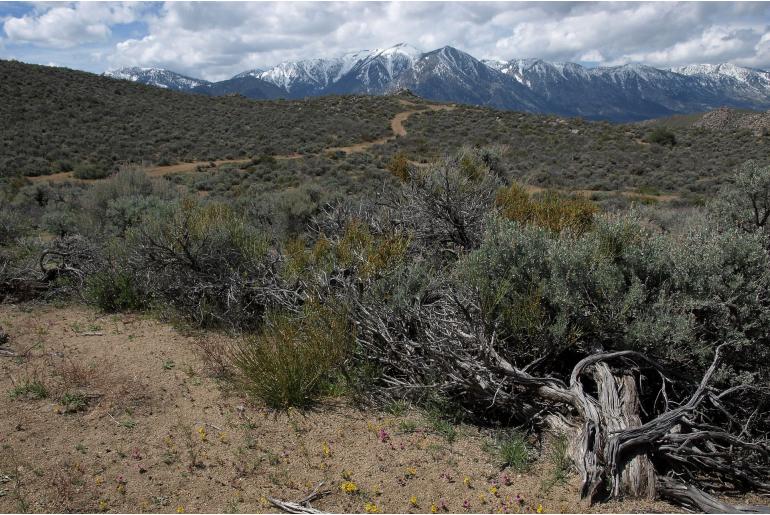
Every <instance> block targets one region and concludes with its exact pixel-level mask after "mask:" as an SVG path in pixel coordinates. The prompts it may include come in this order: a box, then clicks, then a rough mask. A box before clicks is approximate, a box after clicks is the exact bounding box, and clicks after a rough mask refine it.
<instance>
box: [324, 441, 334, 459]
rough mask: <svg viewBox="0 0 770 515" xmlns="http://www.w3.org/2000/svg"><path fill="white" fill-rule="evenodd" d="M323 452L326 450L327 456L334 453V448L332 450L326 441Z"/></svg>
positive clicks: (325, 454)
mask: <svg viewBox="0 0 770 515" xmlns="http://www.w3.org/2000/svg"><path fill="white" fill-rule="evenodd" d="M323 452H324V456H326V457H327V458H328V457H329V455H330V454H331V453H332V450H331V448H329V444H328V443H327V442H324V445H323Z"/></svg>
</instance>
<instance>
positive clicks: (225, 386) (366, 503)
mask: <svg viewBox="0 0 770 515" xmlns="http://www.w3.org/2000/svg"><path fill="white" fill-rule="evenodd" d="M0 327H2V328H3V329H4V330H5V331H6V332H7V333H8V334H9V335H10V343H9V344H8V345H9V347H5V348H6V349H8V348H10V349H11V350H13V351H15V352H16V353H17V354H18V355H19V356H17V357H2V356H0V395H1V396H2V401H0V511H2V512H15V511H31V512H74V511H78V512H80V511H85V512H97V511H104V512H170V513H174V512H178V513H181V512H188V513H189V512H276V511H278V510H276V508H274V507H272V506H271V505H270V504H269V502H268V500H267V498H268V497H270V496H272V497H277V498H280V499H284V500H298V499H301V498H303V497H304V496H305V495H307V494H308V493H309V492H310V491H312V490H313V488H314V486H315V485H317V484H318V483H319V482H321V481H323V482H324V486H323V487H322V489H327V488H328V489H329V490H330V493H329V494H328V495H325V496H324V497H322V498H320V499H319V500H317V501H315V502H314V503H313V506H314V507H316V508H318V509H321V510H326V511H333V512H363V511H365V510H366V509H367V508H368V509H369V510H378V511H382V512H430V511H432V510H436V511H438V512H442V511H447V512H456V513H457V512H459V513H464V512H513V513H517V512H532V511H536V510H537V509H538V505H541V506H542V510H543V511H545V512H573V511H586V510H587V509H588V510H591V511H602V512H640V511H643V512H668V511H672V510H673V508H672V506H670V505H668V504H666V503H663V502H657V501H626V502H623V503H618V502H613V503H607V504H600V505H596V506H594V507H592V508H587V507H586V506H583V505H580V504H578V502H577V498H576V493H575V492H576V491H577V479H576V478H575V477H574V476H573V477H571V478H570V479H569V481H568V482H567V483H566V484H555V485H552V486H549V484H550V483H551V482H552V481H550V479H551V478H552V469H551V466H550V461H549V460H548V458H547V457H545V455H547V453H544V457H543V458H540V459H539V460H538V461H536V462H535V463H534V464H533V465H532V467H531V469H530V471H529V472H527V473H524V474H520V473H516V472H515V471H512V470H510V469H507V468H506V469H501V467H500V466H499V464H498V463H497V462H496V458H495V457H494V455H493V454H491V453H490V452H489V450H488V444H487V442H488V441H489V435H490V433H489V430H484V429H480V428H477V427H472V426H460V427H457V428H456V429H457V438H456V439H455V440H454V441H451V442H450V441H449V440H448V439H447V438H446V437H445V436H443V435H442V434H439V433H437V432H436V431H435V430H434V429H432V428H433V426H432V425H431V424H430V423H429V422H428V420H427V419H426V417H425V416H424V415H423V414H421V413H420V412H417V411H414V410H412V411H407V412H405V413H402V414H399V415H398V416H396V415H392V414H388V413H385V412H380V411H375V410H370V409H363V408H358V407H356V406H355V405H353V404H352V403H351V402H350V401H346V400H344V399H327V400H325V401H323V402H322V403H321V404H320V405H319V406H318V407H317V408H316V409H314V410H312V411H307V412H299V411H289V412H288V413H286V412H281V413H279V412H274V411H271V410H269V409H267V408H266V407H264V406H262V405H261V404H260V403H259V402H257V401H254V400H252V399H249V398H248V397H246V396H245V395H244V394H242V393H241V392H240V391H239V390H238V389H236V388H234V387H233V386H232V382H230V381H226V380H223V379H218V378H217V377H218V375H217V372H218V371H217V367H215V366H213V365H212V363H214V362H212V360H211V358H210V357H207V356H211V355H212V353H211V352H205V351H204V350H202V349H212V348H214V349H217V348H221V347H222V346H226V345H228V344H229V343H231V342H232V340H229V339H228V338H227V337H225V336H222V335H218V334H213V333H189V332H182V331H181V330H177V329H175V327H174V326H172V325H171V324H168V323H162V322H159V321H157V320H155V319H152V318H150V317H147V316H144V315H135V314H120V315H104V314H101V313H99V312H96V311H94V310H92V309H90V308H85V307H79V306H59V307H54V306H51V305H37V304H34V305H33V304H27V305H2V306H0ZM34 382H38V383H40V384H42V385H43V386H44V387H45V390H46V392H47V396H46V397H45V398H40V399H37V398H34V394H32V393H30V394H20V393H19V392H21V391H23V388H22V387H23V386H24V385H25V384H31V383H34ZM14 393H15V394H17V395H15V396H14V395H13V394H14ZM73 394H78V395H80V398H81V399H86V401H87V403H86V405H85V406H82V407H81V408H82V409H80V410H77V411H74V409H75V408H73V406H72V403H71V402H70V404H67V396H68V395H69V396H70V398H72V396H73ZM466 478H467V480H466ZM346 481H350V482H351V483H354V484H355V488H356V491H355V492H350V493H347V492H345V491H343V489H342V485H343V484H344V483H345V482H346ZM517 494H518V495H519V496H521V497H522V498H523V501H522V502H517V501H516V496H517Z"/></svg>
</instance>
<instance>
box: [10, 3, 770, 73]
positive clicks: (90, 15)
mask: <svg viewBox="0 0 770 515" xmlns="http://www.w3.org/2000/svg"><path fill="white" fill-rule="evenodd" d="M0 27H2V30H1V31H0V58H3V59H18V60H20V61H25V62H31V63H39V64H52V65H57V66H67V67H70V68H77V69H82V70H88V71H92V72H102V71H104V70H105V69H108V68H113V67H119V66H127V65H132V66H133V65H136V66H160V67H165V68H169V69H172V70H175V71H178V72H181V73H185V74H187V75H191V76H194V77H202V78H205V79H209V80H221V79H224V78H229V77H231V76H232V75H234V74H235V73H238V72H240V71H243V70H246V69H250V68H266V67H269V66H270V65H273V64H277V63H278V62H280V61H283V60H289V59H297V58H305V57H327V56H335V55H341V54H343V53H346V52H350V51H355V50H361V49H372V48H382V47H388V46H392V45H393V44H395V43H399V42H406V43H409V44H411V45H413V46H416V47H417V48H419V49H421V50H433V49H435V48H439V47H442V46H444V45H451V46H454V47H457V48H459V49H460V50H464V51H466V52H468V53H470V54H472V55H474V56H475V57H478V58H498V59H506V60H507V59H511V58H514V57H541V58H544V59H548V60H558V61H574V62H580V63H583V64H587V65H590V66H595V65H616V64H625V63H628V62H640V63H646V64H651V65H653V66H661V67H662V66H671V65H678V64H688V63H718V62H732V63H735V64H740V65H744V66H753V67H758V68H764V69H768V68H770V3H762V2H760V3H733V2H730V3H716V2H713V3H712V2H709V3H700V2H689V3H664V2H660V3H659V2H653V3H644V2H642V3H621V2H610V3H590V2H575V3H571V2H564V3H555V2H554V3H530V2H521V3H517V2H510V3H509V2H504V3H475V2H474V3H450V2H425V3H410V2H392V3H389V2H325V3H295V2H285V3H283V2H282V3H257V2H254V3H251V2H250V3H226V2H217V3H213V2H210V3H191V2H166V3H143V2H115V3H97V2H83V3H45V2H44V3H26V2H0Z"/></svg>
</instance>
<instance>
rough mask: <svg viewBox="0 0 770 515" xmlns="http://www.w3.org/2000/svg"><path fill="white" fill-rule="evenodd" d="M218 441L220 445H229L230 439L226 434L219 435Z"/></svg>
mask: <svg viewBox="0 0 770 515" xmlns="http://www.w3.org/2000/svg"><path fill="white" fill-rule="evenodd" d="M219 441H220V442H222V443H229V442H230V439H229V437H228V436H227V433H219Z"/></svg>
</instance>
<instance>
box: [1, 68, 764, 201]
mask: <svg viewBox="0 0 770 515" xmlns="http://www.w3.org/2000/svg"><path fill="white" fill-rule="evenodd" d="M0 69H2V71H3V74H4V76H6V77H8V79H7V80H6V81H3V82H2V84H0V101H1V103H0V110H2V115H3V118H4V119H7V120H12V122H11V123H9V124H7V125H5V126H3V127H2V128H0V133H1V134H2V136H3V137H2V139H0V141H1V142H2V152H1V153H0V154H1V155H2V156H3V157H2V162H1V163H0V174H2V175H3V176H13V175H46V174H51V173H57V172H67V171H69V170H72V169H73V168H75V169H76V170H77V169H78V168H84V169H86V170H87V171H88V170H89V169H93V168H96V169H97V170H96V173H95V174H94V176H100V175H103V173H108V172H110V171H112V170H114V169H115V168H116V167H117V166H118V164H120V163H123V162H126V161H130V162H135V163H136V162H140V161H144V162H147V163H149V164H154V165H158V164H160V165H163V164H169V163H174V162H182V161H191V162H195V161H206V162H208V161H210V160H222V159H230V160H232V159H240V160H242V161H248V159H249V158H260V157H264V156H291V157H293V158H295V159H298V160H299V161H298V162H297V163H288V164H286V163H284V164H272V165H271V164H266V163H265V162H262V164H260V165H259V167H261V168H264V169H266V170H271V175H272V174H273V173H278V174H281V173H284V172H283V171H281V170H282V168H284V167H294V168H298V169H300V170H306V172H302V173H303V174H304V173H307V174H309V175H310V176H312V177H320V176H325V175H327V174H329V173H332V172H333V173H334V174H335V175H337V176H339V177H345V176H346V175H348V174H347V172H345V171H344V170H351V169H358V170H360V168H357V167H360V164H359V163H360V162H361V158H360V157H356V158H355V159H353V158H352V157H349V156H347V155H346V153H345V152H344V151H339V149H341V148H346V147H350V146H351V145H358V144H360V143H362V142H376V141H377V140H378V139H381V138H385V137H388V136H390V135H392V130H391V127H390V125H391V121H392V120H393V118H394V117H395V116H396V114H398V113H404V112H406V111H410V110H411V111H414V110H418V111H419V110H423V109H424V108H426V107H427V105H428V104H426V103H425V102H424V101H422V100H420V99H419V98H416V97H413V96H408V95H407V96H402V97H394V96H384V97H372V96H332V97H319V98H314V99H310V100H303V101H301V100H294V101H288V100H275V101H253V100H248V99H245V98H242V97H238V96H234V97H233V96H231V97H219V98H208V97H204V96H201V95H190V94H185V93H180V92H175V91H168V90H163V89H159V88H153V87H149V86H143V85H141V84H135V83H133V82H127V81H117V80H112V79H108V78H105V77H100V76H96V75H92V74H88V73H82V72H76V71H71V70H65V69H61V68H48V67H42V66H33V65H26V64H22V63H18V62H8V61H3V62H0ZM40 99H44V100H43V101H42V102H41V100H40ZM404 127H405V128H406V134H403V135H401V136H400V137H398V138H397V139H390V140H388V141H384V140H383V141H380V142H379V143H380V144H376V145H369V146H368V147H367V149H366V154H367V155H368V157H367V158H366V159H365V160H364V161H365V162H366V167H365V168H366V169H369V170H378V171H380V172H381V173H385V169H386V167H387V165H388V162H389V161H390V159H391V158H392V157H393V156H394V155H395V154H397V153H399V152H405V154H406V155H407V156H408V158H409V159H411V160H413V161H417V162H419V161H423V162H425V161H429V160H431V159H434V158H436V157H438V156H440V155H442V154H445V153H447V152H451V151H453V149H455V148H457V147H459V146H461V145H463V144H466V143H467V144H472V145H489V144H501V145H504V146H506V147H507V150H508V151H507V152H506V153H505V154H504V156H503V166H504V168H505V170H506V171H507V173H508V174H509V175H510V176H512V177H515V178H517V179H520V180H523V181H524V182H528V183H530V184H532V185H536V186H541V187H542V186H547V187H556V188H563V189H572V190H602V191H615V190H623V191H626V190H644V191H653V192H660V193H665V192H678V193H686V194H690V193H694V194H708V193H709V192H713V191H714V189H715V188H716V187H717V186H718V185H719V184H721V182H722V181H723V180H724V179H725V178H726V177H729V176H730V175H731V174H732V171H733V169H734V167H735V166H736V165H737V164H739V163H741V162H743V161H745V160H747V159H759V160H763V159H767V156H768V155H770V139H768V138H767V137H766V136H762V135H759V136H757V135H755V134H753V133H752V132H750V131H740V130H738V131H725V130H710V129H708V128H694V127H690V126H684V127H676V128H675V129H674V132H675V135H676V140H677V142H676V144H675V145H660V144H656V143H650V142H648V141H647V138H648V135H649V133H650V131H651V130H652V129H651V128H650V127H646V126H640V125H615V124H610V123H606V122H586V121H583V120H581V119H578V118H557V117H552V116H550V117H549V116H544V115H533V114H525V113H516V112H509V111H497V110H493V109H484V108H476V107H469V106H462V105H460V106H457V107H456V108H455V109H454V110H442V111H438V112H424V113H417V114H415V115H414V116H412V117H410V118H409V119H408V120H406V121H404ZM329 150H332V151H334V152H336V154H337V155H335V156H333V157H330V156H323V155H320V154H323V152H325V151H329ZM303 155H304V156H306V158H303V157H302V156H303ZM351 159H353V160H352V161H351ZM319 160H320V162H321V163H323V164H322V165H320V166H321V168H320V169H319V168H315V167H316V166H319V165H318V164H317V163H318V162H319ZM314 163H315V164H314ZM249 167H251V168H249ZM253 167H254V165H248V164H246V165H244V169H245V170H244V171H245V172H246V173H248V171H249V170H251V169H253ZM193 168H194V167H193ZM313 168H315V171H313V170H312V169H313ZM102 172H103V173H102ZM201 177H202V176H199V178H198V179H196V181H197V182H198V183H200V181H201V180H202V178H201ZM239 177H240V176H239V175H237V174H236V175H233V174H230V175H228V176H227V177H223V178H221V179H222V180H226V181H228V183H229V184H231V186H233V184H232V182H231V181H233V180H236V181H238V182H240V181H241V180H243V179H239ZM243 177H245V176H243ZM371 178H373V176H371ZM219 180H220V179H219V178H216V177H210V178H209V179H208V186H204V188H205V189H206V190H210V189H212V187H213V186H212V184H211V181H219ZM233 187H234V186H233ZM229 188H230V186H228V187H226V189H229Z"/></svg>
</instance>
